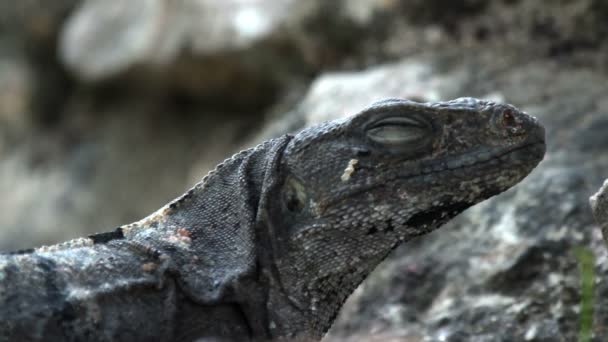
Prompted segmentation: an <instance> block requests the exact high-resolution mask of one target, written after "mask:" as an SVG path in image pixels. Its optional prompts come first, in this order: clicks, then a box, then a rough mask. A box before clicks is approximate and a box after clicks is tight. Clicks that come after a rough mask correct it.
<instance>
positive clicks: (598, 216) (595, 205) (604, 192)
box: [589, 179, 608, 245]
mask: <svg viewBox="0 0 608 342" xmlns="http://www.w3.org/2000/svg"><path fill="white" fill-rule="evenodd" d="M589 203H590V204H591V210H593V215H594V216H595V220H596V221H597V223H598V224H599V225H600V228H601V229H602V235H603V236H604V241H606V243H607V245H608V179H607V180H606V181H604V184H603V185H602V187H601V188H600V189H599V190H598V191H597V192H596V193H595V194H594V195H593V196H591V197H590V198H589Z"/></svg>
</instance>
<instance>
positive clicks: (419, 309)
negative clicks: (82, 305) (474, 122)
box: [0, 0, 608, 341]
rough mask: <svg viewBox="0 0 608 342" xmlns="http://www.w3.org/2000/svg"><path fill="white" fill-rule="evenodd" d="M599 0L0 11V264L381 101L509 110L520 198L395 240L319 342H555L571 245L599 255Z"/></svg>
mask: <svg viewBox="0 0 608 342" xmlns="http://www.w3.org/2000/svg"><path fill="white" fill-rule="evenodd" d="M607 36H608V3H606V2H605V1H601V0H555V1H542V2H541V1H533V0H497V1H479V0H465V1H448V0H427V1H422V0H409V1H406V0H404V1H398V0H350V1H347V0H335V1H323V0H308V1H296V0H274V1H262V0H226V1H213V0H53V1H43V0H19V1H0V207H1V208H2V210H1V215H0V251H7V250H14V249H19V248H26V247H32V246H35V245H41V244H51V243H55V242H58V241H63V240H66V239H69V238H73V237H77V236H82V235H86V234H90V233H93V232H99V231H106V230H108V229H111V228H112V227H115V226H118V225H121V224H124V223H128V222H131V221H134V220H137V219H139V218H141V217H143V216H145V215H147V214H148V213H150V212H152V211H154V210H155V209H157V208H158V207H160V206H161V205H163V204H164V203H166V202H168V201H169V200H170V199H172V198H174V197H176V196H178V195H179V194H181V193H182V192H184V191H185V190H186V189H187V188H189V187H190V186H191V185H192V184H194V183H195V182H197V181H198V180H199V179H200V178H202V176H203V175H204V174H205V173H206V172H207V171H208V170H209V169H210V168H212V167H213V166H214V165H215V164H216V163H218V162H220V161H221V160H222V159H224V158H226V157H228V156H230V155H231V154H232V153H234V152H236V151H238V150H239V149H242V148H245V147H249V146H251V145H253V144H255V143H257V142H259V141H261V140H263V139H266V138H268V137H272V136H276V135H279V134H283V133H287V132H291V131H297V130H299V129H300V128H302V127H304V126H306V125H310V124H314V123H316V122H319V121H323V120H326V119H332V118H336V117H339V116H343V115H348V114H352V113H354V112H356V111H357V110H359V109H361V108H362V107H363V106H365V105H367V104H369V103H370V102H372V101H375V100H379V99H382V98H385V97H404V98H413V99H418V100H445V99H451V98H455V97H459V96H476V97H482V98H491V99H495V100H500V101H506V102H510V103H513V104H515V105H516V106H519V107H521V108H523V109H524V110H526V111H527V112H529V113H530V114H532V115H535V116H537V117H538V118H539V119H540V120H541V121H542V122H543V123H544V124H545V125H546V127H547V139H548V143H549V150H548V153H547V156H546V159H545V161H544V162H543V163H542V164H541V166H540V167H539V168H538V169H537V170H536V171H535V172H534V173H533V174H532V175H531V176H530V177H529V178H528V179H527V180H526V181H525V182H524V183H522V184H521V185H520V186H518V187H516V188H515V189H512V190H511V191H509V192H507V193H505V194H503V195H501V196H499V197H497V198H495V199H492V200H490V201H487V202H484V203H483V204H481V205H479V206H476V207H475V208H472V209H470V210H468V211H467V212H466V213H464V214H463V215H461V216H459V217H458V218H457V219H456V220H454V221H453V222H451V223H450V224H448V225H447V226H446V227H444V228H443V229H441V230H439V231H438V232H436V233H433V234H431V235H429V236H427V237H424V238H422V239H417V240H415V241H412V242H411V243H408V244H406V245H404V246H402V248H400V249H399V250H397V251H395V253H394V255H393V256H392V257H391V258H389V259H388V260H387V261H386V262H385V263H384V264H383V265H381V266H380V267H379V268H378V270H377V271H376V272H375V273H374V274H373V275H372V276H371V277H370V279H368V280H367V281H366V282H365V283H364V284H363V285H362V286H361V287H360V288H359V289H358V290H357V292H356V293H355V294H354V296H352V297H351V298H350V300H349V302H348V303H347V305H346V306H345V308H344V309H343V312H342V314H341V316H340V318H339V321H338V323H337V324H336V325H335V326H334V328H333V329H332V331H331V332H330V335H329V336H328V337H327V339H326V340H327V341H345V340H352V341H359V340H362V339H363V340H374V341H389V340H391V341H574V340H576V338H577V336H578V334H579V333H580V321H581V318H582V317H583V314H581V306H580V299H581V287H580V282H581V277H580V273H579V266H580V263H579V261H578V259H577V258H576V253H575V250H576V248H583V249H584V250H586V251H589V252H590V253H592V255H593V256H594V259H593V264H594V270H595V278H594V285H595V287H594V292H593V300H594V307H593V309H594V310H593V316H592V322H593V324H592V329H591V331H590V332H591V334H592V339H593V340H594V341H604V340H606V339H608V309H607V308H608V303H606V302H607V298H608V284H606V279H608V278H606V277H607V276H608V253H606V248H605V246H604V245H603V243H602V240H601V235H600V232H599V230H598V228H597V226H596V225H595V224H594V223H593V220H592V218H591V213H590V210H589V208H588V204H587V198H588V197H589V195H591V194H592V193H593V192H594V191H595V190H596V189H597V188H598V187H599V186H600V185H601V183H602V180H603V178H606V177H608V97H607V96H606V94H608V93H607V91H608V82H607V81H608V74H607V73H606V72H607V68H608V40H607V39H606V37H607Z"/></svg>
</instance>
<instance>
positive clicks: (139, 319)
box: [0, 98, 545, 341]
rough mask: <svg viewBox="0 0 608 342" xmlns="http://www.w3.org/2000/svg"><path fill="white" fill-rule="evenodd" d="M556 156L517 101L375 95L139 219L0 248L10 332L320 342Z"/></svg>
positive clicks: (0, 326)
mask: <svg viewBox="0 0 608 342" xmlns="http://www.w3.org/2000/svg"><path fill="white" fill-rule="evenodd" d="M544 152H545V142H544V129H543V128H542V126H541V125H540V124H539V123H538V122H537V121H536V119H534V118H533V117H531V116H528V115H527V114H525V113H523V112H521V111H520V110H518V109H517V108H515V107H513V106H511V105H507V104H499V103H493V102H489V101H482V100H477V99H473V98H460V99H456V100H453V101H449V102H437V103H417V102H413V101H407V100H399V99H389V100H384V101H381V102H378V103H375V104H372V105H371V106H370V107H368V108H366V109H364V110H362V111H361V112H360V113H358V114H356V115H354V116H351V117H348V118H345V119H340V120H335V121H330V122H325V123H322V124H320V125H317V126H313V127H310V128H307V129H305V130H303V131H301V132H299V133H298V134H295V135H293V136H292V135H284V136H282V137H279V138H276V139H272V140H269V141H266V142H264V143H262V144H260V145H258V146H256V147H254V148H252V149H249V150H246V151H243V152H240V153H238V154H236V155H235V156H233V157H232V158H230V159H227V160H226V161H225V162H223V163H222V164H220V165H218V167H217V168H216V169H215V170H213V171H212V172H210V173H209V174H208V175H207V176H206V177H205V178H203V180H202V182H201V183H199V184H197V185H195V186H194V188H192V189H191V190H190V191H188V192H187V193H185V194H184V195H182V196H181V197H179V198H178V199H176V200H175V201H173V202H171V203H169V204H168V205H166V206H165V207H163V208H161V209H160V210H158V211H157V212H155V213H153V214H152V215H150V216H149V217H147V218H145V219H143V220H141V221H139V222H136V223H133V224H129V225H125V226H122V227H120V228H117V229H116V230H115V231H113V232H109V233H101V234H96V235H93V236H89V237H88V238H80V239H76V240H72V241H69V242H66V243H63V244H59V245H54V246H49V247H41V248H37V249H34V250H31V251H21V252H15V253H11V254H5V255H2V256H0V307H1V308H2V309H1V310H0V340H2V341H7V340H11V341H13V340H14V341H17V340H19V341H25V340H31V341H40V340H54V341H58V340H69V341H85V340H86V341H145V340H160V341H174V340H176V341H177V340H179V341H182V340H183V341H188V340H196V339H200V340H205V339H209V340H220V341H232V340H235V341H244V340H254V341H266V340H306V341H310V340H320V339H321V338H322V337H323V336H324V334H325V333H326V332H327V330H328V329H329V328H330V327H331V325H332V322H333V320H334V318H335V317H336V315H337V314H338V312H339V310H340V308H341V306H342V304H343V303H344V301H345V300H346V299H347V297H348V296H349V295H350V294H351V293H352V292H353V291H354V290H355V288H356V287H357V286H358V285H359V284H360V283H361V281H363V280H364V279H365V277H366V276H367V275H368V274H369V273H370V272H371V271H372V270H373V269H374V268H375V267H376V266H377V265H378V264H379V263H380V262H381V261H382V260H383V259H385V258H386V257H387V256H388V255H389V254H390V253H391V251H392V250H393V249H395V248H396V247H397V246H399V245H400V244H401V243H402V242H405V241H407V240H410V239H412V238H414V237H416V236H419V235H423V234H426V233H429V232H431V231H433V230H434V229H436V228H438V227H439V226H441V225H442V224H444V223H445V222H447V221H449V220H450V219H451V218H453V217H454V216H456V215H458V214H459V213H460V212H462V211H463V210H465V209H467V208H468V207H470V206H472V205H474V204H476V203H479V202H481V201H483V200H485V199H487V198H489V197H492V196H494V195H496V194H498V193H501V192H503V191H505V190H507V189H509V188H510V187H512V186H513V185H515V184H517V183H518V182H519V181H521V180H522V179H523V178H524V177H525V176H526V175H527V174H528V173H529V172H530V171H531V170H532V169H533V168H534V167H535V166H536V165H537V164H538V163H539V162H540V161H541V160H542V158H543V155H544Z"/></svg>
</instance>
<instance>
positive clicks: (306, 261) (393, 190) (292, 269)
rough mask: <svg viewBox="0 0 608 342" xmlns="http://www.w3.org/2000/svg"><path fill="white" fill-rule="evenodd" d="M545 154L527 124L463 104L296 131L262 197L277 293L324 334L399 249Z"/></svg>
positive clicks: (389, 107) (396, 110) (369, 113)
mask: <svg viewBox="0 0 608 342" xmlns="http://www.w3.org/2000/svg"><path fill="white" fill-rule="evenodd" d="M544 152H545V142H544V129H543V128H542V126H541V125H540V124H539V123H538V121H537V120H536V119H535V118H533V117H531V116H529V115H527V114H525V113H523V112H521V111H520V110H518V109H517V108H515V107H513V106H511V105H506V104H498V103H494V102H489V101H482V100H477V99H473V98H460V99H456V100H453V101H449V102H439V103H417V102H413V101H407V100H397V99H391V100H385V101H382V102H378V103H375V104H373V105H372V106H370V107H369V108H367V109H364V110H363V111H361V112H360V113H358V114H356V115H354V116H351V117H349V118H346V119H341V120H336V121H331V122H327V123H323V124H321V125H318V126H314V127H310V128H308V129H305V130H304V131H302V132H300V133H298V134H297V135H295V136H294V138H293V139H292V140H291V141H290V142H289V144H288V145H287V147H286V149H285V151H284V153H283V158H282V161H281V166H280V170H281V171H280V174H281V181H280V186H279V188H280V191H279V192H278V194H277V195H276V196H275V197H274V198H273V199H272V200H271V209H272V210H271V213H272V214H271V217H272V218H271V221H272V224H271V227H272V235H271V236H273V239H274V240H275V241H274V242H273V249H274V252H273V253H274V260H275V264H276V270H277V273H278V277H279V278H280V282H281V284H282V287H283V289H284V291H285V292H286V294H287V296H289V298H291V299H292V304H293V305H295V306H298V307H299V310H301V311H302V312H306V313H307V314H308V315H309V317H310V321H311V322H312V323H311V324H312V325H313V326H312V327H310V328H311V329H314V330H318V331H321V333H322V332H324V331H326V330H327V329H328V328H329V326H330V325H331V322H332V321H333V319H334V317H335V315H336V314H337V312H338V310H339V308H340V306H341V305H342V303H343V301H344V300H345V299H346V298H347V297H348V295H349V294H350V293H351V292H352V291H353V290H354V289H355V288H356V287H357V285H358V284H359V283H360V282H361V281H362V280H363V279H364V278H365V277H366V276H367V275H368V274H369V272H371V271H372V270H373V268H374V267H375V266H376V265H377V264H378V263H379V262H380V261H382V260H383V259H384V258H385V257H386V256H387V255H388V253H389V252H390V251H391V250H393V249H394V248H395V247H396V246H397V245H399V243H400V242H402V241H406V240H408V239H410V238H412V237H415V236H417V235H421V234H424V233H428V232H430V231H431V230H433V229H435V228H437V227H439V226H440V225H442V224H443V223H445V222H447V221H448V220H449V219H451V218H452V217H454V216H456V215H457V214H459V213H460V212H462V211H463V210H465V209H466V208H468V207H470V206H472V205H474V204H476V203H478V202H481V201H483V200H485V199H487V198H489V197H491V196H494V195H496V194H498V193H500V192H502V191H505V190H506V189H508V188H510V187H511V186H513V185H515V184H517V183H518V182H519V181H520V180H522V179H523V178H524V177H525V176H526V175H527V174H528V173H529V172H530V171H532V169H533V168H534V167H535V166H536V165H537V164H538V163H539V162H540V161H541V159H542V158H543V155H544Z"/></svg>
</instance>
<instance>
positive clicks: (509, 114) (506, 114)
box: [500, 108, 526, 135]
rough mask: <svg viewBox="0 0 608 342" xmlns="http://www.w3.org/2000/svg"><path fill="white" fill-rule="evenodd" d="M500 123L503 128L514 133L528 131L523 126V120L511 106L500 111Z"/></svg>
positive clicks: (519, 133) (520, 133)
mask: <svg viewBox="0 0 608 342" xmlns="http://www.w3.org/2000/svg"><path fill="white" fill-rule="evenodd" d="M500 124H501V126H502V127H503V129H505V130H507V132H509V133H510V134H513V135H522V134H524V133H526V130H525V129H524V127H523V121H522V120H521V119H520V118H519V117H518V115H517V113H514V112H513V110H511V109H510V108H507V109H505V110H504V111H502V113H500Z"/></svg>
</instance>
